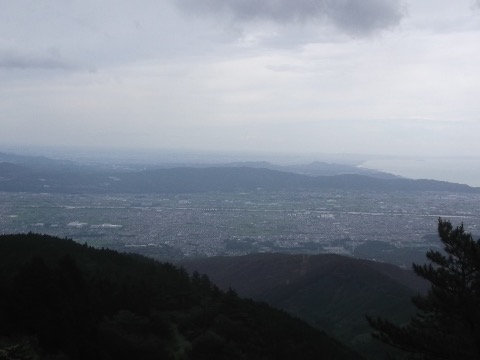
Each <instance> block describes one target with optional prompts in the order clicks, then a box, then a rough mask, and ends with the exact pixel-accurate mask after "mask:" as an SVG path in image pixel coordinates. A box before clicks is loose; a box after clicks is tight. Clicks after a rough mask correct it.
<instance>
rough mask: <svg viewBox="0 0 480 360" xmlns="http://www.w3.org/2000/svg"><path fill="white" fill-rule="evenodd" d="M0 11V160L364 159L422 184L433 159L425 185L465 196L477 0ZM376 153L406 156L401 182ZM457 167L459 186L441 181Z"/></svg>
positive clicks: (36, 6)
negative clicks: (104, 155) (143, 154)
mask: <svg viewBox="0 0 480 360" xmlns="http://www.w3.org/2000/svg"><path fill="white" fill-rule="evenodd" d="M2 9H3V10H2V12H1V13H0V84H1V85H0V124H1V129H2V130H1V132H0V143H1V144H3V145H2V146H3V147H4V148H2V149H0V150H5V149H9V147H12V146H13V147H15V146H16V147H18V148H22V147H26V146H27V145H28V146H81V147H87V148H88V147H95V148H143V149H158V150H161V149H176V150H192V151H213V152H245V151H248V152H259V153H266V152H268V153H282V154H361V155H372V154H373V155H377V156H378V155H381V156H387V158H386V159H380V160H381V161H383V163H375V162H370V163H368V162H367V164H366V165H367V166H368V165H371V166H372V167H377V168H381V169H382V170H387V171H392V170H393V171H392V172H394V173H398V174H400V175H405V176H413V177H434V176H433V175H431V174H434V173H435V171H437V170H435V171H433V170H432V171H430V175H429V174H425V175H424V174H422V171H425V168H428V166H430V165H428V166H424V165H425V162H423V163H422V162H418V161H419V160H421V161H424V160H425V159H426V158H430V159H431V158H433V157H435V159H436V160H434V161H433V163H435V164H437V165H436V169H437V168H442V167H444V168H447V170H443V172H442V174H440V175H438V176H437V175H435V177H436V178H438V179H441V180H454V181H458V182H465V183H469V184H472V185H477V186H478V185H479V184H478V181H475V178H478V176H477V174H476V173H473V172H472V171H473V170H471V169H476V168H479V167H478V163H479V161H478V158H475V156H476V155H477V154H478V153H479V150H480V144H479V142H478V141H477V134H478V133H479V130H480V122H479V121H478V120H479V119H478V114H479V113H480V105H479V102H478V93H480V91H479V85H478V84H480V47H479V46H478V39H479V38H480V37H479V35H480V32H479V31H480V3H479V2H478V1H474V0H461V1H455V2H452V1H449V0H441V1H433V0H423V1H416V2H414V1H397V0H368V1H355V0H348V1H328V0H319V1H310V0H300V1H294V2H293V1H290V0H278V1H264V2H260V3H259V2H257V1H251V0H244V1H235V0H223V1H220V0H210V1H206V2H205V1H204V2H201V5H200V3H198V2H195V1H191V0H165V1H161V2H151V1H146V0H141V1H137V2H135V4H133V3H127V2H123V1H122V2H114V1H110V0H107V1H102V2H101V3H98V2H94V1H81V2H80V1H76V0H73V1H69V2H58V1H54V0H48V1H42V2H36V1H31V0H27V1H23V2H20V3H19V2H13V1H2ZM388 156H401V157H408V159H414V161H416V162H415V163H413V164H416V165H415V166H413V168H416V170H415V171H414V172H413V174H412V171H411V168H412V164H411V163H410V164H409V167H410V170H408V171H407V170H405V171H404V172H403V173H402V171H400V170H399V169H400V168H401V165H398V164H397V165H396V169H397V171H395V169H389V168H388V166H387V165H386V164H388V162H389V161H390V158H388ZM445 157H449V158H450V160H449V161H448V162H446V163H443V162H442V161H443V160H442V159H444V158H445ZM368 159H370V158H368ZM368 159H367V160H368ZM458 159H461V166H460V167H461V168H462V169H463V170H458V171H465V173H464V174H458V171H456V170H454V171H449V170H448V168H450V166H453V165H452V164H458V161H457V160H458ZM373 160H375V161H378V158H375V159H373ZM385 160H387V161H385ZM402 161H404V160H402ZM409 161H410V160H409ZM419 164H420V165H419ZM429 164H432V162H430V163H429ZM431 166H433V165H431ZM394 167H395V166H394ZM457 167H459V165H457ZM468 168H470V170H465V169H468ZM448 173H456V174H457V175H459V176H457V178H456V179H453V178H448V176H447V175H448Z"/></svg>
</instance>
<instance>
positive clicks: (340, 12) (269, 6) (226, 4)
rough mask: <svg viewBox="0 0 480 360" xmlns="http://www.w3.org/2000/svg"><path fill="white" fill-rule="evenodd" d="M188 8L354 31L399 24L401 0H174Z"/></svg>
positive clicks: (245, 18) (243, 19) (236, 17)
mask: <svg viewBox="0 0 480 360" xmlns="http://www.w3.org/2000/svg"><path fill="white" fill-rule="evenodd" d="M174 1H175V2H176V3H177V5H178V6H179V7H180V8H181V9H183V10H184V11H187V12H191V13H192V12H193V13H197V14H207V15H208V14H210V15H212V16H215V15H219V14H220V15H224V16H230V17H231V18H232V19H233V20H235V21H237V22H249V21H256V20H266V21H272V22H274V23H277V24H279V25H285V24H294V23H299V24H303V23H312V22H313V23H323V22H331V23H333V24H334V25H335V26H336V27H337V28H339V29H341V30H342V31H345V32H347V33H350V34H353V35H367V34H370V33H372V32H375V31H378V30H383V29H387V28H391V27H393V26H396V25H398V23H399V22H400V20H401V19H402V17H403V15H404V8H403V4H402V2H401V0H295V1H293V0H262V1H259V0H203V1H198V0H174Z"/></svg>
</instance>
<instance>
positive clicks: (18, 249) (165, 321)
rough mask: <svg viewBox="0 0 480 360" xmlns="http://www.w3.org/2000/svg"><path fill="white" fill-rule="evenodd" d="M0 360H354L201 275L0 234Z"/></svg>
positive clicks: (46, 239)
mask: <svg viewBox="0 0 480 360" xmlns="http://www.w3.org/2000/svg"><path fill="white" fill-rule="evenodd" d="M0 357H1V358H2V359H320V358H322V359H358V358H359V356H358V355H356V354H355V353H353V352H352V351H351V350H349V349H348V348H346V347H345V346H343V345H341V344H340V343H339V342H337V341H335V340H333V339H332V338H330V337H329V336H327V335H326V334H325V333H323V332H321V331H318V330H315V329H314V328H312V327H311V326H309V325H307V324H306V323H304V322H302V321H300V320H297V319H294V318H292V317H290V316H289V315H287V314H286V313H284V312H281V311H279V310H275V309H273V308H271V307H269V306H268V305H266V304H261V303H257V302H254V301H252V300H242V299H241V298H239V297H238V296H237V295H236V293H235V292H234V291H232V290H227V291H222V290H220V289H219V288H218V287H216V286H215V285H213V284H212V282H210V280H209V278H208V277H206V276H201V275H199V274H197V273H195V274H193V275H191V276H189V275H188V274H187V272H186V271H185V270H182V269H180V268H177V267H175V266H173V265H171V264H164V263H159V262H156V261H154V260H151V259H148V258H145V257H142V256H139V255H126V254H119V253H117V252H115V251H112V250H105V249H102V250H99V249H94V248H91V247H88V246H87V245H80V244H78V243H75V242H73V241H71V240H67V239H63V240H62V239H59V238H55V237H51V236H46V235H36V234H20V235H2V236H0Z"/></svg>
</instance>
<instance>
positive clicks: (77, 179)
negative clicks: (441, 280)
mask: <svg viewBox="0 0 480 360" xmlns="http://www.w3.org/2000/svg"><path fill="white" fill-rule="evenodd" d="M2 168H4V169H7V170H8V169H9V167H8V166H7V165H6V164H4V165H3V166H2ZM10 168H12V165H10ZM25 169H27V170H28V171H25ZM8 171H9V174H10V175H11V176H9V177H7V176H5V175H4V174H2V172H6V171H2V169H0V177H2V178H3V181H1V182H0V191H22V192H23V191H29V192H45V191H47V192H59V193H79V192H81V193H85V192H90V193H114V192H116V193H196V192H209V191H221V192H235V191H257V190H259V189H263V190H268V191H279V190H282V191H297V190H361V191H452V192H480V188H473V187H470V186H467V185H461V184H453V183H448V182H442V181H434V180H411V179H400V178H395V179H379V178H372V177H369V176H364V175H355V174H344V175H334V176H309V175H300V174H294V173H290V172H283V171H277V170H270V169H264V168H248V167H215V168H173V169H147V170H143V171H111V170H105V169H97V168H95V169H94V168H82V167H57V168H53V169H52V168H48V169H47V168H45V169H37V168H35V169H34V168H31V169H30V168H28V167H26V166H24V168H23V171H16V172H13V173H12V172H11V171H10V170H8ZM12 174H13V175H12Z"/></svg>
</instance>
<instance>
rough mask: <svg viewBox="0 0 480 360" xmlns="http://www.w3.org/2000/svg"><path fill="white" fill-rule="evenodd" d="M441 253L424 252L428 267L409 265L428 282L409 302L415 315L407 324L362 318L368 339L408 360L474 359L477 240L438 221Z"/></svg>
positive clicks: (478, 319)
mask: <svg viewBox="0 0 480 360" xmlns="http://www.w3.org/2000/svg"><path fill="white" fill-rule="evenodd" d="M438 234H439V236H440V240H441V241H442V244H443V251H434V250H430V251H428V252H427V254H426V256H427V259H428V260H429V263H428V264H424V265H417V264H413V270H414V271H415V273H416V274H417V275H419V276H421V277H423V278H424V279H426V280H428V281H429V282H430V283H431V287H430V290H429V291H428V293H427V294H426V295H425V296H421V295H418V296H416V297H414V298H413V299H412V301H413V303H414V305H415V306H416V307H417V308H418V313H417V315H416V316H415V317H413V318H412V319H411V321H410V323H409V324H408V325H405V326H398V325H395V324H393V323H391V322H389V321H388V320H385V319H381V318H372V317H368V316H367V319H368V321H369V323H370V325H371V326H372V328H373V329H374V332H373V336H374V337H376V338H378V339H380V340H381V341H383V342H385V343H387V344H390V345H392V346H395V347H396V348H399V349H401V350H404V351H405V352H406V354H407V356H408V357H410V358H413V359H480V240H477V241H475V240H474V239H473V237H472V235H471V234H470V233H467V232H465V230H464V227H463V224H461V225H460V226H457V227H456V228H453V226H452V225H451V223H450V222H449V221H447V220H442V219H439V220H438Z"/></svg>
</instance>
